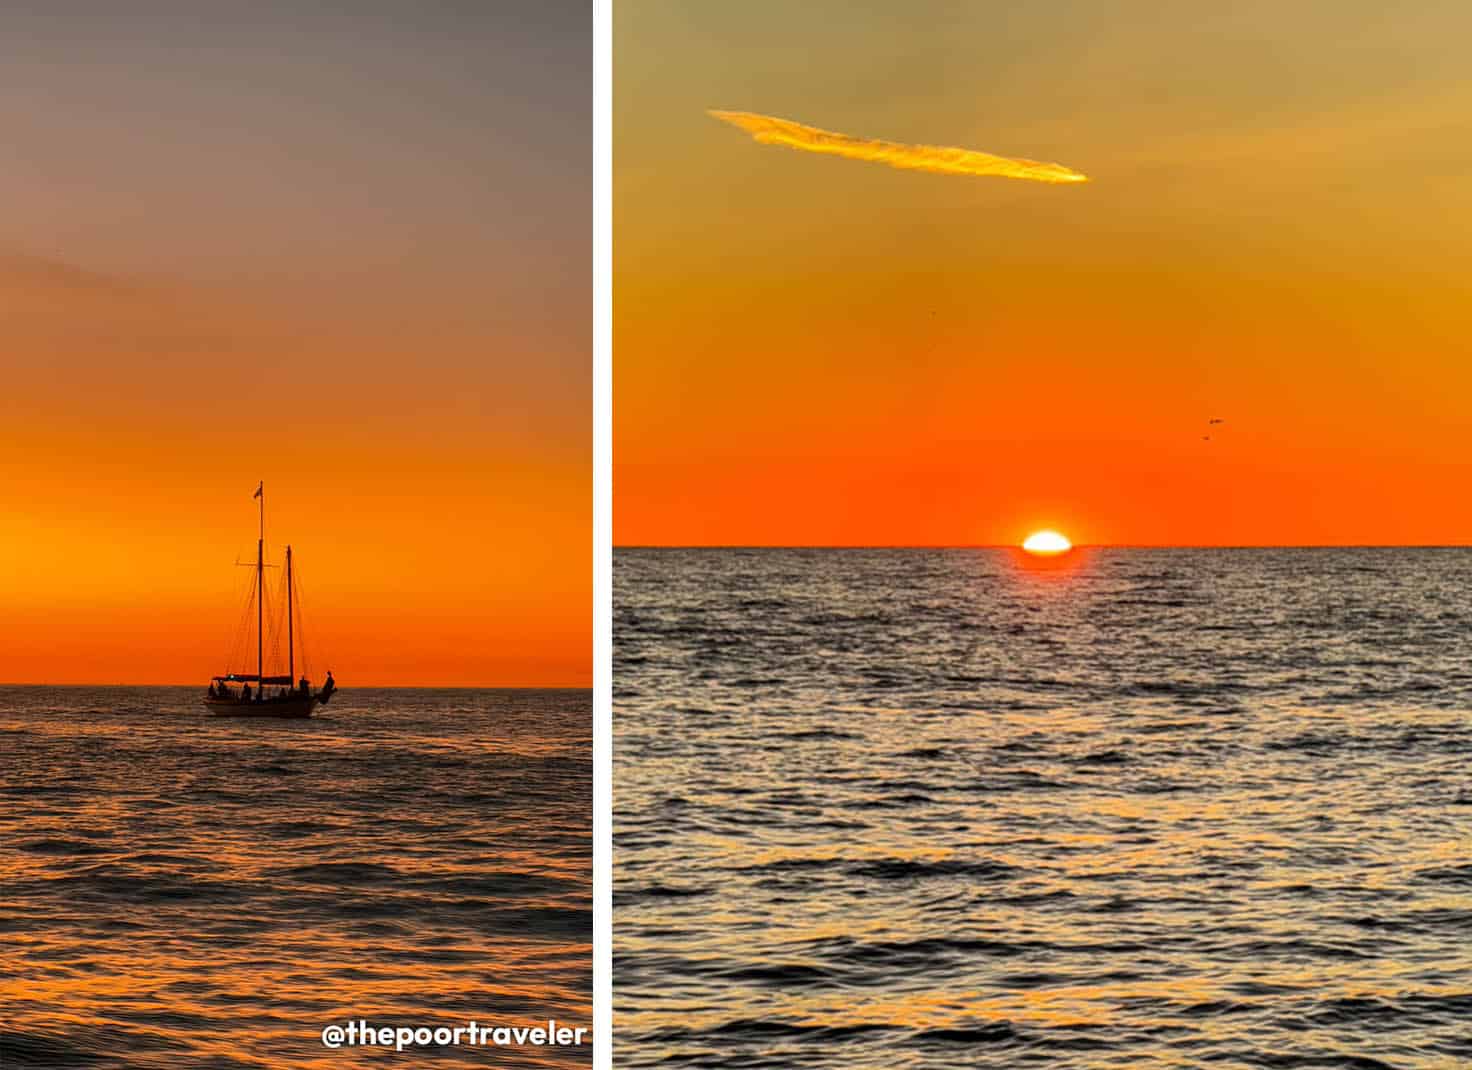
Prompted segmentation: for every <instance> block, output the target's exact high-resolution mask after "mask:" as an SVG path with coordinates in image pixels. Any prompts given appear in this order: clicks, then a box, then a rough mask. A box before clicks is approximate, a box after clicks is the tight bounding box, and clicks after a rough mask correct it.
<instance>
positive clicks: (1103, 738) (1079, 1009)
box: [614, 549, 1472, 1070]
mask: <svg viewBox="0 0 1472 1070" xmlns="http://www.w3.org/2000/svg"><path fill="white" fill-rule="evenodd" d="M614 584H615V595H614V600H615V606H614V609H615V619H614V629H615V632H614V645H615V672H616V683H615V704H614V711H615V741H616V742H615V820H614V829H615V855H614V858H615V969H616V974H615V976H616V978H617V982H616V987H615V1000H614V1005H615V1038H616V1039H615V1061H616V1065H618V1066H619V1067H621V1068H622V1067H653V1066H660V1067H666V1068H678V1067H738V1068H746V1070H754V1068H772V1070H779V1068H780V1070H793V1068H802V1067H845V1068H874V1070H879V1068H884V1070H894V1068H916V1067H926V1068H931V1067H933V1068H937V1070H940V1068H945V1070H950V1068H954V1067H962V1066H966V1067H973V1066H979V1067H1050V1068H1077V1070H1085V1068H1086V1070H1099V1068H1104V1067H1121V1068H1124V1067H1128V1068H1132V1070H1143V1068H1167V1067H1169V1068H1184V1067H1222V1068H1229V1067H1254V1068H1259V1067H1260V1068H1272V1070H1290V1068H1320V1067H1323V1068H1336V1067H1342V1068H1350V1070H1380V1068H1386V1067H1391V1068H1403V1070H1411V1068H1433V1067H1435V1068H1451V1067H1466V1066H1472V551H1469V550H1465V549H1448V550H1437V549H1424V550H1422V549H1416V550H1381V549H1353V550H1320V549H1305V550H1286V549H1285V550H1097V551H1092V552H1089V551H1076V552H1075V553H1074V554H1073V555H1070V556H1069V557H1067V558H1065V559H1062V560H1056V561H1053V562H1051V563H1046V562H1040V561H1036V560H1034V559H1030V558H1025V557H1023V556H1021V555H1019V554H1014V553H1013V552H1011V551H1006V550H620V551H618V552H616V555H615V560H614Z"/></svg>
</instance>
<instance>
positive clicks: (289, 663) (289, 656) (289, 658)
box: [286, 545, 296, 687]
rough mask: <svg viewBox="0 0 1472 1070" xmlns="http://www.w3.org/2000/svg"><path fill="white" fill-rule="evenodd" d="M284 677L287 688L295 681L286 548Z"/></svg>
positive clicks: (289, 565) (289, 549)
mask: <svg viewBox="0 0 1472 1070" xmlns="http://www.w3.org/2000/svg"><path fill="white" fill-rule="evenodd" d="M286 677H287V684H286V686H287V687H291V686H293V684H292V681H294V680H295V679H296V643H295V642H293V641H292V635H291V547H290V546H289V545H288V546H287V547H286Z"/></svg>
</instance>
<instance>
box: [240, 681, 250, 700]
mask: <svg viewBox="0 0 1472 1070" xmlns="http://www.w3.org/2000/svg"><path fill="white" fill-rule="evenodd" d="M240 697H241V698H242V699H243V700H245V701H246V702H249V701H250V684H246V685H245V686H244V687H243V688H241V689H240Z"/></svg>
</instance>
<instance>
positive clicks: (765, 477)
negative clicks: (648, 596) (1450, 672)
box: [614, 0, 1472, 545]
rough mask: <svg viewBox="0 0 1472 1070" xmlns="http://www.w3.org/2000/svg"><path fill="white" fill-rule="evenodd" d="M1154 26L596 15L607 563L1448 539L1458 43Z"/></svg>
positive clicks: (1102, 10)
mask: <svg viewBox="0 0 1472 1070" xmlns="http://www.w3.org/2000/svg"><path fill="white" fill-rule="evenodd" d="M1186 7H1190V6H1189V5H1188V6H1181V5H1160V4H1145V3H1138V4H1137V3H1131V4H1126V5H1124V6H1121V5H1119V4H1117V3H1103V2H1100V3H1079V2H1072V3H1067V4H1064V5H1063V6H1062V7H1061V8H1060V7H1059V6H1057V5H1051V6H1048V7H1046V8H1043V7H1036V8H1028V7H1027V6H1026V5H1021V6H1019V5H999V4H986V3H976V4H967V5H953V4H937V5H932V6H931V7H930V8H926V6H925V5H921V6H920V7H915V6H914V5H909V6H904V7H903V8H899V7H896V8H895V9H894V10H893V11H889V10H881V11H862V10H856V9H854V8H852V6H851V5H842V4H837V3H827V2H819V3H816V4H813V5H804V6H803V7H802V8H801V9H800V10H793V9H791V8H790V7H789V6H787V5H778V4H775V3H771V2H766V0H760V2H756V3H753V4H750V5H743V6H741V7H740V8H739V9H736V8H698V9H697V8H691V7H690V6H689V5H683V4H679V3H676V2H674V0H650V2H648V3H641V4H638V5H628V4H626V5H621V6H620V7H619V8H618V10H617V11H616V13H615V20H616V21H615V51H616V53H617V56H618V63H617V65H616V67H615V79H616V85H615V101H614V103H615V144H616V152H615V173H614V211H615V221H614V222H615V233H616V239H617V240H616V242H615V250H614V255H615V280H616V282H615V290H614V294H615V326H614V347H615V349H614V353H615V356H614V407H615V443H614V449H615V452H614V488H615V541H616V542H618V543H620V544H623V545H635V544H655V545H658V544H665V545H669V544H676V545H678V544H818V545H822V544H840V545H842V544H849V545H852V544H971V543H1011V542H1015V541H1018V540H1020V539H1021V538H1022V537H1023V536H1024V535H1025V534H1026V533H1027V532H1028V531H1030V530H1033V529H1035V528H1038V527H1044V526H1052V527H1057V528H1059V529H1061V530H1063V531H1065V532H1067V533H1068V534H1069V535H1070V536H1071V537H1072V538H1073V539H1074V541H1075V542H1080V543H1127V544H1208V545H1209V544H1303V543H1329V544H1334V543H1466V542H1472V496H1468V495H1466V494H1465V493H1463V492H1462V490H1463V488H1465V486H1466V485H1467V483H1468V480H1469V477H1472V437H1469V436H1468V434H1467V430H1468V428H1469V426H1472V423H1469V419H1468V412H1467V404H1468V399H1469V398H1472V360H1469V356H1472V354H1469V353H1468V341H1467V339H1468V338H1472V301H1469V299H1468V298H1469V296H1472V294H1469V292H1468V282H1467V280H1468V279H1469V278H1472V182H1469V181H1468V179H1469V177H1472V141H1469V140H1468V139H1467V138H1466V136H1465V135H1466V133H1467V119H1466V116H1467V115H1468V114H1472V113H1469V111H1468V105H1469V104H1472V78H1469V77H1468V76H1467V75H1466V73H1465V63H1464V62H1463V61H1462V58H1461V56H1460V49H1459V47H1458V46H1457V45H1456V44H1455V42H1457V41H1461V40H1465V39H1466V36H1467V34H1468V33H1469V32H1472V12H1469V11H1465V10H1462V9H1456V8H1445V7H1443V8H1441V9H1439V10H1437V11H1431V10H1426V9H1423V10H1419V11H1417V12H1409V13H1407V12H1402V13H1399V14H1396V15H1394V16H1392V15H1391V14H1390V13H1388V12H1386V11H1385V10H1383V9H1382V8H1380V7H1377V6H1375V5H1371V4H1368V3H1361V2H1358V0H1356V2H1354V3H1350V4H1342V3H1340V4H1329V3H1310V4H1303V5H1291V6H1290V7H1289V8H1284V6H1283V5H1281V4H1272V3H1266V2H1249V3H1245V4H1241V5H1232V6H1231V10H1230V11H1222V12H1216V13H1207V12H1204V11H1203V9H1201V8H1199V7H1193V8H1191V9H1190V10H1186ZM778 28H780V29H778ZM710 108H715V109H733V110H744V111H752V112H756V113H759V114H763V115H773V116H779V117H783V118H787V119H792V120H796V121H798V122H802V123H806V124H810V125H812V126H816V127H820V128H823V129H825V130H834V131H841V132H843V133H844V134H846V135H850V136H855V137H863V138H874V139H885V140H890V141H898V142H906V143H916V144H928V145H943V146H944V145H955V146H962V147H965V148H970V149H976V150H980V151H984V152H988V153H997V154H1002V155H1006V156H1013V157H1024V158H1027V159H1032V160H1043V161H1056V162H1058V163H1060V164H1063V165H1066V166H1068V167H1072V168H1076V169H1077V170H1079V171H1082V172H1084V173H1085V174H1087V175H1088V176H1089V178H1090V181H1089V182H1088V183H1083V184H1078V185H1071V186H1051V185H1042V184H1036V183H1029V182H1021V181H1014V180H1010V179H1005V178H992V177H987V178H978V177H957V176H950V175H938V174H924V173H916V172H913V171H898V170H893V169H891V168H888V167H884V166H879V165H875V164H872V163H867V162H861V161H853V160H840V159H835V158H833V157H831V156H829V157H825V156H816V155H810V154H804V153H801V152H795V151H792V150H791V149H788V148H777V147H768V146H763V145H759V144H756V143H754V142H753V141H752V140H751V139H750V138H748V137H747V136H745V135H744V134H742V133H741V132H740V131H736V130H733V129H731V128H730V127H729V126H727V125H725V124H722V123H720V122H717V121H715V120H714V119H712V118H711V117H710V116H709V115H707V114H706V110H707V109H710ZM1213 417H1220V418H1224V419H1225V420H1226V421H1227V422H1226V423H1225V424H1223V425H1220V426H1219V427H1217V428H1214V429H1213V428H1209V427H1208V425H1207V423H1206V421H1207V420H1208V419H1210V418H1213ZM1206 434H1210V435H1211V441H1210V442H1206V441H1203V440H1202V436H1203V435H1206Z"/></svg>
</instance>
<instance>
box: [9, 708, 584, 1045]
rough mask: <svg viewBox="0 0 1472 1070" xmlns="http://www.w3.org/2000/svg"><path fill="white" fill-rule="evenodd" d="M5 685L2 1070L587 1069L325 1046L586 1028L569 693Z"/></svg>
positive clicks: (579, 721) (580, 744)
mask: <svg viewBox="0 0 1472 1070" xmlns="http://www.w3.org/2000/svg"><path fill="white" fill-rule="evenodd" d="M197 698H198V689H197V688H183V689H181V688H11V687H8V688H0V963H3V976H0V1067H3V1068H4V1070H21V1068H31V1067H47V1068H53V1067H65V1068H72V1067H78V1068H109V1067H124V1066H126V1067H149V1068H163V1070H170V1068H184V1067H191V1068H192V1067H210V1068H218V1070H224V1068H235V1067H241V1068H243V1067H308V1068H310V1067H329V1066H330V1067H335V1068H341V1067H344V1066H357V1065H362V1064H363V1063H365V1062H369V1061H374V1062H376V1061H380V1060H382V1059H384V1058H392V1059H393V1060H394V1061H395V1062H396V1064H397V1065H406V1066H420V1065H425V1064H429V1063H436V1064H437V1063H454V1062H456V1061H463V1062H466V1063H475V1064H479V1065H496V1066H505V1067H517V1066H520V1067H530V1066H585V1065H589V1064H590V1062H591V1057H590V1052H591V1047H583V1048H581V1049H576V1048H564V1049H556V1048H544V1049H523V1050H520V1051H516V1050H512V1051H506V1050H504V1049H500V1050H497V1049H488V1048H480V1049H477V1048H473V1047H458V1048H448V1049H434V1048H430V1049H423V1048H419V1049H415V1050H414V1051H413V1052H412V1053H406V1054H405V1055H400V1056H393V1055H392V1053H391V1052H389V1053H384V1052H382V1051H378V1052H375V1053H374V1054H373V1055H371V1056H370V1055H369V1054H368V1053H367V1051H366V1050H352V1049H349V1048H343V1049H340V1050H338V1051H328V1050H327V1049H325V1048H324V1047H323V1046H322V1044H321V1042H320V1039H319V1038H320V1032H321V1030H322V1029H323V1027H324V1026H327V1025H329V1024H332V1023H342V1022H345V1021H347V1020H348V1019H350V1018H351V1019H357V1018H364V1019H367V1020H369V1021H370V1022H371V1023H372V1024H373V1025H374V1026H375V1027H379V1026H400V1025H404V1026H410V1025H413V1026H430V1027H433V1026H436V1025H449V1026H455V1025H464V1024H465V1022H466V1021H467V1020H470V1019H476V1020H478V1021H480V1022H481V1023H487V1022H491V1021H494V1022H495V1023H497V1024H515V1025H527V1024H536V1023H537V1022H538V1020H541V1021H543V1022H544V1021H545V1019H546V1018H548V1017H553V1018H557V1019H559V1020H561V1021H564V1022H567V1023H569V1024H576V1025H580V1026H587V1025H589V1024H590V1021H589V1019H590V992H591V948H590V940H591V928H592V926H591V915H590V904H591V899H590V886H591V861H590V843H591V832H590V827H591V811H590V798H591V794H590V793H591V772H592V765H591V747H590V739H589V735H590V731H591V698H590V694H589V693H588V692H586V691H410V690H354V689H351V688H348V689H346V690H344V691H342V692H340V693H339V695H338V696H337V697H336V698H334V699H333V701H332V704H331V705H330V706H328V707H326V708H325V709H323V710H322V711H321V714H320V716H319V717H317V718H314V719H313V720H310V721H298V722H290V721H278V722H270V721H241V720H227V719H216V718H211V717H207V716H205V715H204V714H203V713H202V711H201V710H200V708H199V706H198V704H197Z"/></svg>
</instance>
